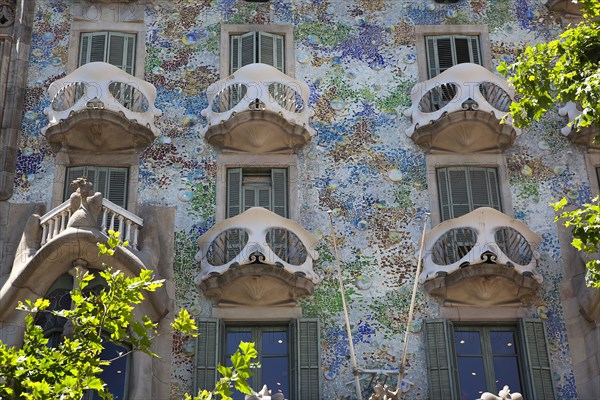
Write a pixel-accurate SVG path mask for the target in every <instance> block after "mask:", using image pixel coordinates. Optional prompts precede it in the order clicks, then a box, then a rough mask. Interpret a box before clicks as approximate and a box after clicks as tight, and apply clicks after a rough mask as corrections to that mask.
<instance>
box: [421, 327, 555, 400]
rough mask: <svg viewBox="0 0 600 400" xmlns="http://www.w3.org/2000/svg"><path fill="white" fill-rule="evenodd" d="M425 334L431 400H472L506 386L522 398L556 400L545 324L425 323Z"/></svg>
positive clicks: (496, 391)
mask: <svg viewBox="0 0 600 400" xmlns="http://www.w3.org/2000/svg"><path fill="white" fill-rule="evenodd" d="M424 332H425V333H424V334H425V341H426V346H427V349H426V353H427V366H428V370H429V371H428V379H429V395H430V398H431V399H476V398H479V397H480V396H481V394H482V393H483V392H491V393H498V392H499V391H500V390H502V388H503V387H504V385H508V386H509V387H510V390H511V392H520V393H522V394H523V395H524V397H525V398H531V399H553V398H554V393H553V382H552V373H551V371H550V359H549V356H548V346H547V344H546V336H545V327H544V323H543V321H541V320H519V323H518V324H514V325H468V326H467V325H464V326H461V325H458V324H453V323H452V322H450V321H448V320H442V319H440V320H429V321H426V322H425V330H424Z"/></svg>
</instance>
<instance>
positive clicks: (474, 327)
mask: <svg viewBox="0 0 600 400" xmlns="http://www.w3.org/2000/svg"><path fill="white" fill-rule="evenodd" d="M492 330H496V331H506V332H512V333H513V336H514V341H515V343H514V346H515V347H514V348H515V357H516V359H517V367H518V377H519V381H520V384H521V386H522V387H521V389H520V390H517V389H516V388H513V387H511V388H510V389H511V391H515V392H519V393H523V392H524V391H525V390H524V389H525V386H526V384H525V381H526V380H525V371H524V368H525V366H524V365H525V360H524V359H523V357H524V355H525V354H524V349H523V348H522V347H523V339H522V338H521V333H520V332H519V327H518V326H517V324H515V323H511V324H507V323H479V324H475V323H468V324H459V323H454V327H453V330H452V338H451V340H454V358H455V359H456V360H457V368H456V371H457V374H458V382H459V383H458V388H459V390H460V388H461V386H462V385H461V384H460V367H459V365H458V358H459V356H460V355H459V353H458V350H457V349H456V332H478V333H479V334H480V346H481V357H482V358H483V367H484V370H485V381H486V385H487V391H488V392H491V393H497V392H498V390H497V388H495V389H490V384H491V383H492V382H493V381H495V378H496V377H497V374H492V371H493V370H494V365H493V358H494V356H495V355H494V353H493V351H492V349H491V338H490V337H489V335H490V332H491V331H492ZM463 356H466V357H476V356H478V355H463ZM502 385H504V383H503V384H502ZM500 389H502V388H500Z"/></svg>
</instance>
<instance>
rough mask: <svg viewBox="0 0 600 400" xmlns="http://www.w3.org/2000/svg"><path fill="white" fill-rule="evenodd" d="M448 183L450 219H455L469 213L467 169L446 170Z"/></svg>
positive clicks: (454, 168)
mask: <svg viewBox="0 0 600 400" xmlns="http://www.w3.org/2000/svg"><path fill="white" fill-rule="evenodd" d="M448 183H449V186H450V190H449V196H450V204H451V207H450V214H451V215H450V218H457V217H460V216H461V215H465V214H467V213H468V212H469V211H471V209H472V208H471V204H470V201H469V191H468V189H469V188H468V183H467V168H465V167H452V168H448Z"/></svg>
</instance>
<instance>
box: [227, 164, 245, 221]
mask: <svg viewBox="0 0 600 400" xmlns="http://www.w3.org/2000/svg"><path fill="white" fill-rule="evenodd" d="M241 208H242V169H241V168H229V169H228V170H227V218H231V217H235V216H236V215H238V214H240V212H241Z"/></svg>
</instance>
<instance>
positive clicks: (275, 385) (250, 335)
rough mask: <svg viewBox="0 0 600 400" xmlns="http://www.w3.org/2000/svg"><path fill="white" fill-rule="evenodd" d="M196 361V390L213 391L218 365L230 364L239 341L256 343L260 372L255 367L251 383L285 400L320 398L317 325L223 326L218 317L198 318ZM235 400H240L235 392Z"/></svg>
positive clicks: (310, 322)
mask: <svg viewBox="0 0 600 400" xmlns="http://www.w3.org/2000/svg"><path fill="white" fill-rule="evenodd" d="M198 327H199V336H198V339H197V342H196V359H195V362H194V370H195V372H194V392H195V393H196V392H197V391H198V390H199V389H207V388H208V389H212V388H213V387H214V385H215V382H216V381H217V379H218V377H217V369H216V366H217V363H218V362H221V363H222V364H224V365H228V366H229V365H231V361H230V360H229V358H230V356H231V355H232V354H233V353H234V352H235V351H236V350H237V348H238V345H239V343H240V341H244V342H254V343H255V345H256V349H257V351H258V355H259V359H258V360H257V361H258V363H260V368H253V370H252V372H253V376H252V377H251V378H250V381H249V382H250V385H251V387H252V388H253V389H255V390H260V389H261V388H262V386H263V385H267V387H268V388H269V389H270V390H271V392H272V393H273V394H274V393H279V392H281V393H283V394H284V395H285V397H286V399H289V400H320V399H321V390H320V387H321V382H320V376H321V374H320V364H321V362H320V353H319V349H320V344H319V340H320V339H319V337H320V334H319V323H318V321H317V320H314V319H299V320H294V321H291V322H290V323H289V324H278V325H269V324H252V325H247V324H243V323H228V324H227V325H225V324H223V322H222V321H220V320H218V319H200V320H199V321H198ZM232 397H233V399H236V400H237V399H244V398H245V396H244V395H243V394H241V393H239V392H237V393H234V395H233V396H232Z"/></svg>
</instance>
